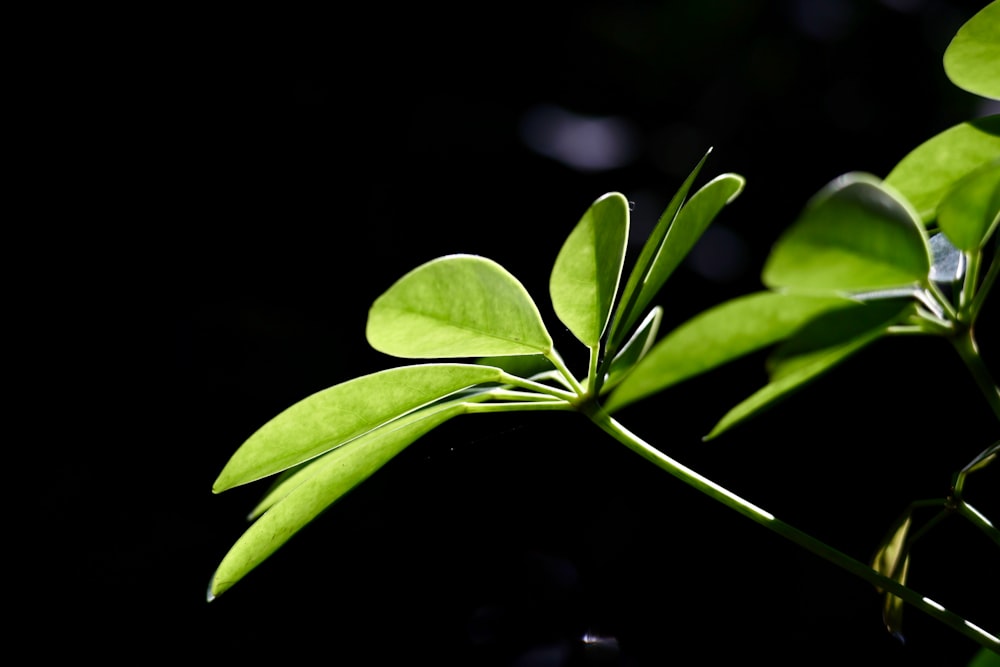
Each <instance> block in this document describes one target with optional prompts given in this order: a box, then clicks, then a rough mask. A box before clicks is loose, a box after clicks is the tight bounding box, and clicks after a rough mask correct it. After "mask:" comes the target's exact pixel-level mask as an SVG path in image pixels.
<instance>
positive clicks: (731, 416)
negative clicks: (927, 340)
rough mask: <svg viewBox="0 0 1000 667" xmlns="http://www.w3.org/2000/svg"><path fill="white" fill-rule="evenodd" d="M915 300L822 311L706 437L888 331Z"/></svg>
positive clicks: (750, 414) (777, 352)
mask: <svg viewBox="0 0 1000 667" xmlns="http://www.w3.org/2000/svg"><path fill="white" fill-rule="evenodd" d="M912 309H913V305H912V303H910V302H909V301H905V300H899V299H893V300H886V301H875V302H870V303H863V304H858V305H856V306H853V307H851V308H849V309H844V310H840V311H837V312H830V313H826V314H821V315H820V316H819V317H817V318H815V319H814V320H812V321H811V322H809V323H808V324H806V325H805V326H804V327H803V328H802V329H800V330H799V331H797V332H796V333H795V335H794V336H792V337H791V338H789V339H788V340H787V341H785V343H784V344H783V345H782V346H780V347H778V348H777V349H776V350H775V353H774V354H773V355H772V357H771V359H770V360H769V361H768V372H769V374H770V380H769V382H768V383H767V384H766V385H765V386H764V387H762V388H761V389H759V390H758V391H756V392H754V393H753V394H752V395H751V396H750V397H748V398H747V399H746V400H744V401H742V402H740V403H739V404H738V405H737V406H735V407H734V408H732V409H731V410H730V411H729V412H727V413H726V414H725V415H724V416H723V417H722V419H720V420H719V421H718V423H717V424H716V425H715V426H714V427H713V428H712V430H711V432H709V434H708V435H707V436H705V438H704V439H705V440H711V439H712V438H716V437H718V436H719V435H721V434H723V433H725V432H726V431H728V430H729V429H731V428H732V427H734V426H735V425H737V424H739V423H741V422H743V421H745V420H747V419H749V418H750V417H753V416H754V415H756V414H758V413H760V412H762V411H764V410H765V409H767V408H770V407H771V406H773V405H774V404H775V403H777V402H778V401H780V400H782V399H784V398H785V397H787V396H788V395H789V394H791V393H793V392H795V391H797V390H799V389H801V388H802V387H803V386H805V385H806V384H807V383H809V382H811V381H812V380H814V379H815V378H816V377H818V376H820V375H822V374H823V373H826V372H827V371H828V370H830V369H831V368H833V367H834V366H836V365H838V364H840V363H841V362H843V361H844V360H846V359H847V358H848V357H850V356H852V355H853V354H855V353H857V352H858V351H859V350H861V349H863V348H864V347H866V346H867V345H869V344H871V343H873V342H874V341H876V340H878V339H879V338H881V337H882V336H884V335H885V334H886V332H887V331H888V329H889V326H890V325H892V324H895V323H897V322H899V321H900V320H901V319H902V318H903V315H904V313H908V312H911V311H912Z"/></svg>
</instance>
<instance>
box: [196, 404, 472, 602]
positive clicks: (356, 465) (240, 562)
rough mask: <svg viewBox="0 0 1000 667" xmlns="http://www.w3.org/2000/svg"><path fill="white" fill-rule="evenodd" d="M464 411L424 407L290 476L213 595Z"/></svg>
mask: <svg viewBox="0 0 1000 667" xmlns="http://www.w3.org/2000/svg"><path fill="white" fill-rule="evenodd" d="M463 412H465V407H464V405H463V404H462V403H461V402H457V401H455V402H447V403H442V404H439V405H435V406H432V407H429V408H425V409H423V410H420V411H418V412H416V413H412V414H410V415H407V416H405V417H403V418H401V419H398V420H396V421H393V422H390V423H388V424H386V425H384V426H382V427H381V428H378V429H376V430H374V431H369V432H368V433H366V434H365V435H363V436H361V437H359V438H357V439H356V440H353V441H352V442H350V443H348V444H347V445H344V446H343V447H339V448H337V449H335V450H333V451H331V452H329V453H327V454H325V455H323V456H322V457H320V458H319V459H316V460H314V461H312V462H311V463H309V464H308V465H306V466H303V467H302V468H301V469H299V470H297V471H296V472H295V473H294V474H292V475H289V476H288V477H287V478H286V479H285V480H283V481H282V483H281V484H280V485H278V486H277V487H275V488H274V489H273V490H272V492H271V494H269V496H268V498H267V499H265V506H266V507H267V511H266V512H264V514H263V515H261V516H260V518H258V519H257V520H256V521H255V522H254V523H252V524H251V525H250V527H249V528H248V529H247V530H246V532H244V533H243V535H242V536H240V538H239V539H238V540H237V541H236V543H235V544H233V546H232V548H230V550H229V552H228V553H227V554H226V555H225V557H223V559H222V562H221V563H220V564H219V567H218V568H217V569H216V571H215V574H214V575H213V577H212V581H211V584H210V585H209V596H210V597H216V596H218V595H221V594H222V593H224V592H225V591H226V590H228V589H229V588H231V587H232V586H233V585H234V584H236V583H237V582H238V581H240V580H241V579H242V578H243V577H245V576H246V575H247V574H248V573H249V572H250V571H251V570H253V569H254V568H255V567H257V566H258V565H259V564H260V563H262V562H263V561H264V560H265V559H267V558H268V557H269V556H270V555H271V554H273V553H274V552H275V551H277V550H278V549H279V548H280V547H281V546H282V545H284V544H285V542H287V541H288V540H289V538H291V537H292V536H293V535H294V534H295V533H297V532H298V531H299V530H301V529H302V528H303V527H304V526H305V525H307V524H308V523H309V522H310V521H312V520H313V519H314V518H316V517H317V516H318V515H319V514H320V513H321V512H322V511H323V510H325V509H326V508H327V507H329V506H330V505H331V504H332V503H334V502H336V501H337V500H338V499H340V498H341V497H342V496H343V495H344V494H346V493H347V492H348V491H350V490H351V489H353V488H354V487H356V486H357V485H358V484H360V483H361V482H363V481H364V480H366V479H367V478H368V477H369V476H371V475H372V474H373V473H374V472H375V471H376V470H378V469H379V468H381V467H382V466H383V465H385V463H387V462H388V461H389V460H390V459H392V458H393V457H394V456H396V455H397V454H399V453H400V452H401V451H402V450H403V449H405V448H406V447H407V446H408V445H410V444H411V443H413V442H414V441H415V440H417V439H418V438H420V437H421V436H422V435H424V434H425V433H427V432H428V431H430V430H431V429H433V428H434V427H436V426H438V425H440V424H442V423H444V422H445V421H447V420H449V419H451V418H452V417H455V416H456V415H459V414H462V413H463ZM306 576H307V575H306Z"/></svg>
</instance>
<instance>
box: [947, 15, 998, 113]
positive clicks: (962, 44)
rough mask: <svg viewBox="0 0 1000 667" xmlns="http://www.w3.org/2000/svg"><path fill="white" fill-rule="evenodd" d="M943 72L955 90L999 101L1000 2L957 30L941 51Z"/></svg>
mask: <svg viewBox="0 0 1000 667" xmlns="http://www.w3.org/2000/svg"><path fill="white" fill-rule="evenodd" d="M944 71H945V74H946V75H947V76H948V78H949V79H950V80H951V82H952V83H954V84H955V85H956V86H958V87H959V88H961V89H963V90H967V91H969V92H970V93H973V94H975V95H981V96H982V97H989V98H992V99H994V100H1000V0H994V2H991V3H990V4H988V5H986V6H985V7H984V8H982V9H981V10H979V12H978V13H976V14H975V15H974V16H973V17H972V18H970V19H969V20H968V21H966V22H965V24H964V25H963V26H962V27H961V28H959V29H958V32H957V33H955V36H954V37H952V39H951V43H950V44H948V48H947V49H945V52H944Z"/></svg>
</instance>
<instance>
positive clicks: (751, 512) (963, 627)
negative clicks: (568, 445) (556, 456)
mask: <svg viewBox="0 0 1000 667" xmlns="http://www.w3.org/2000/svg"><path fill="white" fill-rule="evenodd" d="M587 416H588V417H589V418H590V419H591V420H592V421H593V422H594V423H595V424H597V425H598V426H599V427H601V429H603V430H604V431H605V432H607V433H608V434H610V435H611V436H612V437H614V438H615V439H616V440H617V441H618V442H620V443H622V444H623V445H625V446H626V447H628V448H629V449H631V450H632V451H634V452H635V453H637V454H639V455H640V456H642V457H643V458H644V459H646V460H647V461H650V462H652V463H653V464H654V465H656V466H658V467H659V468H662V469H663V470H665V471H667V472H668V473H670V474H671V475H673V476H674V477H676V478H677V479H679V480H681V481H682V482H684V483H686V484H688V485H689V486H692V487H694V488H695V489H697V490H699V491H701V492H702V493H704V494H705V495H707V496H709V497H711V498H713V499H714V500H717V501H719V502H720V503H722V504H723V505H726V506H727V507H729V508H731V509H734V510H736V511H737V512H739V513H740V514H742V515H744V516H746V517H748V518H750V519H752V520H754V521H756V522H757V523H759V524H761V525H762V526H764V527H766V528H769V529H770V530H772V531H774V532H775V533H778V534H779V535H782V536H784V537H786V538H788V539H789V540H791V541H792V542H795V543H796V544H798V545H799V546H802V547H804V548H806V549H808V550H809V551H811V552H813V553H814V554H816V555H818V556H820V557H822V558H824V559H826V560H827V561H829V562H831V563H833V564H834V565H838V566H840V567H841V568H843V569H845V570H847V571H848V572H850V573H852V574H854V575H856V576H858V577H861V578H862V579H864V580H865V581H867V582H869V583H871V584H872V585H873V586H875V587H876V588H878V589H881V590H884V591H887V592H890V593H892V594H893V595H896V596H897V597H899V598H901V599H902V600H904V601H906V602H907V603H909V604H911V605H913V606H914V607H916V608H917V609H920V610H921V611H923V612H925V613H927V614H929V615H930V616H933V617H934V618H936V619H938V620H939V621H941V622H942V623H944V624H946V625H948V626H949V627H951V628H953V629H954V630H956V631H958V632H960V633H961V634H963V635H965V636H966V637H969V638H970V639H972V640H974V641H975V642H976V643H978V644H980V645H982V646H985V647H987V648H990V649H992V650H994V651H997V650H1000V638H998V637H996V636H995V635H992V634H990V633H989V632H987V631H986V630H983V629H982V628H980V627H978V626H976V625H973V624H972V623H970V622H969V621H967V620H965V619H964V618H962V617H961V616H959V615H957V614H955V613H953V612H950V611H948V610H947V609H945V608H944V607H943V606H941V605H940V604H938V603H937V602H934V601H933V600H931V599H929V598H926V597H924V596H922V595H920V594H919V593H917V592H916V591H914V590H913V589H911V588H908V587H906V586H904V585H902V584H900V583H899V582H897V581H895V580H894V579H890V578H889V577H885V576H883V575H881V574H879V573H878V572H876V571H875V570H873V569H872V568H871V567H870V566H868V565H866V564H865V563H862V562H861V561H858V560H856V559H854V558H851V557H850V556H848V555H846V554H844V553H842V552H840V551H838V550H837V549H834V548H833V547H830V546H829V545H827V544H826V543H824V542H822V541H820V540H818V539H816V538H815V537H812V536H811V535H809V534H807V533H804V532H802V531H801V530H799V529H797V528H795V527H793V526H791V525H790V524H787V523H785V522H784V521H781V520H780V519H777V518H775V516H774V515H773V514H771V513H769V512H766V511H764V510H763V509H761V508H759V507H757V506H756V505H754V504H752V503H750V502H748V501H746V500H744V499H743V498H740V497H739V496H737V495H736V494H734V493H733V492H731V491H729V490H728V489H726V488H724V487H722V486H719V485H718V484H716V483H715V482H713V481H712V480H710V479H708V478H706V477H704V476H702V475H700V474H698V473H697V472H695V471H694V470H691V469H690V468H687V467H685V466H684V465H682V464H680V463H678V462H677V461H675V460H673V459H672V458H670V457H669V456H667V455H665V454H664V453H663V452H661V451H660V450H658V449H656V448H655V447H653V446H652V445H650V444H648V443H646V442H645V441H644V440H642V439H641V438H640V437H638V436H637V435H635V434H634V433H632V432H631V431H629V430H628V429H627V428H625V427H624V426H623V425H621V424H620V423H618V422H617V421H615V420H614V419H613V418H612V417H611V416H610V415H608V414H607V413H606V412H604V410H603V409H601V408H600V406H596V405H595V406H593V407H592V408H591V409H590V410H589V411H588V412H587Z"/></svg>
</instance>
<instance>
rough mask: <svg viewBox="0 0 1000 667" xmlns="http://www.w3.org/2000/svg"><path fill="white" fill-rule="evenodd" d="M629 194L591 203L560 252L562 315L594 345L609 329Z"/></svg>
mask: <svg viewBox="0 0 1000 667" xmlns="http://www.w3.org/2000/svg"><path fill="white" fill-rule="evenodd" d="M628 229H629V210H628V200H627V199H625V197H624V196H623V195H621V194H619V193H617V192H611V193H608V194H606V195H604V196H602V197H600V198H599V199H597V201H595V202H594V203H593V204H591V206H590V208H588V209H587V211H586V212H585V213H584V214H583V217H582V218H580V221H579V222H578V223H577V224H576V227H574V228H573V231H572V232H570V234H569V236H568V237H567V238H566V241H565V243H563V246H562V248H561V249H560V251H559V255H558V256H557V257H556V261H555V265H554V266H553V268H552V274H551V277H550V280H549V292H550V294H551V297H552V307H553V310H555V313H556V315H557V316H558V317H559V320H560V321H561V322H562V323H563V324H565V325H566V327H567V328H568V329H569V330H570V331H571V332H573V335H574V336H576V337H577V338H578V339H579V340H580V342H582V343H583V344H584V345H587V346H588V347H597V346H598V345H599V344H600V342H601V336H602V335H603V334H604V327H606V326H607V323H608V318H610V316H611V308H612V306H613V305H614V301H615V295H616V294H617V292H618V281H619V280H620V279H621V274H622V265H623V263H624V261H625V245H626V243H627V242H628Z"/></svg>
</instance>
